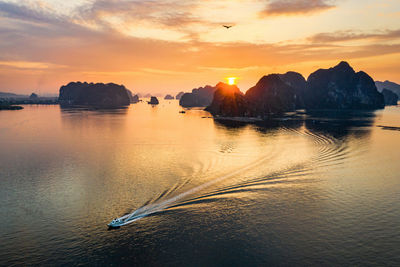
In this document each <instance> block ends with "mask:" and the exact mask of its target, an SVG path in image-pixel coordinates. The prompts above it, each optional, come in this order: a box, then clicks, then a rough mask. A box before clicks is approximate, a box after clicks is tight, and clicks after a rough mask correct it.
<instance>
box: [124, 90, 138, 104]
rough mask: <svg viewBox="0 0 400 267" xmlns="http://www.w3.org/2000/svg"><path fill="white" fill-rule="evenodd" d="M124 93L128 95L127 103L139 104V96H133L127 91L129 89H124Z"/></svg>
mask: <svg viewBox="0 0 400 267" xmlns="http://www.w3.org/2000/svg"><path fill="white" fill-rule="evenodd" d="M126 92H127V93H128V96H129V101H130V102H131V103H132V104H136V103H137V102H139V96H138V95H133V94H132V91H131V90H129V89H126Z"/></svg>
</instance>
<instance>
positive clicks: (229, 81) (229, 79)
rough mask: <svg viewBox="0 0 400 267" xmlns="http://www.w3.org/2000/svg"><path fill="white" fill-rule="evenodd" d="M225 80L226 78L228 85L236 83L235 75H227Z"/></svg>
mask: <svg viewBox="0 0 400 267" xmlns="http://www.w3.org/2000/svg"><path fill="white" fill-rule="evenodd" d="M226 79H227V80H228V84H229V85H234V84H236V79H237V77H228V78H226Z"/></svg>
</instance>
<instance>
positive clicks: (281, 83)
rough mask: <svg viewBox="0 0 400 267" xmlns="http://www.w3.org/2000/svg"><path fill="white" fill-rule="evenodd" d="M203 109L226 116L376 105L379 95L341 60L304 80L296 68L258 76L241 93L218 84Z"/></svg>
mask: <svg viewBox="0 0 400 267" xmlns="http://www.w3.org/2000/svg"><path fill="white" fill-rule="evenodd" d="M216 88H217V90H216V92H215V94H214V98H213V101H212V103H211V105H210V106H209V107H207V109H206V110H208V111H210V112H211V113H212V114H213V115H220V116H227V117H237V116H245V117H261V118H266V117H268V116H269V115H271V114H277V113H282V112H288V111H293V110H295V109H301V108H307V109H379V108H383V107H384V99H383V95H382V94H381V93H379V92H378V91H377V89H376V86H375V83H374V81H373V80H372V78H371V77H370V76H368V74H366V73H365V72H362V71H360V72H357V73H356V72H355V71H354V70H353V69H352V68H351V67H350V65H349V64H348V63H346V62H341V63H340V64H339V65H337V66H336V67H333V68H330V69H320V70H318V71H316V72H314V73H312V74H311V75H310V77H309V78H308V80H307V81H306V80H305V79H304V77H303V76H302V75H301V74H299V73H296V72H288V73H286V74H270V75H268V76H264V77H262V78H261V79H260V80H259V81H258V83H257V84H256V85H255V86H254V87H252V88H250V89H249V90H248V91H247V92H246V94H245V95H243V94H242V93H241V92H240V91H239V89H238V88H237V87H236V86H234V87H232V86H229V85H226V84H222V83H220V84H218V85H217V86H216Z"/></svg>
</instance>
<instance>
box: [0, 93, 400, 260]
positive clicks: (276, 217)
mask: <svg viewBox="0 0 400 267" xmlns="http://www.w3.org/2000/svg"><path fill="white" fill-rule="evenodd" d="M179 110H180V107H179V106H178V103H177V102H176V101H163V102H161V104H160V105H158V106H156V107H152V106H150V105H147V104H145V103H139V104H135V105H131V106H130V107H129V108H128V109H121V110H84V109H61V108H60V107H58V106H25V108H24V110H21V111H1V112H0V147H1V149H0V202H1V207H0V224H1V225H2V227H1V232H0V244H1V246H0V265H7V266H10V265H11V266H12V265H22V264H24V265H132V264H136V265H147V266H148V265H152V266H160V265H172V266H177V265H183V266H214V265H247V266H252V265H258V266H259V265H380V266H381V265H392V266H393V265H399V264H400V194H399V191H400V175H399V173H400V164H399V162H400V132H399V131H396V130H392V129H393V128H387V127H386V128H385V127H383V128H382V127H378V126H389V127H399V126H400V108H399V107H389V108H386V109H385V110H380V111H376V112H351V113H350V114H349V113H346V114H343V113H335V112H328V113H326V112H324V113H311V114H306V113H302V112H298V113H297V114H292V116H290V117H287V118H282V119H280V120H277V121H274V122H269V123H268V124H263V125H246V124H233V123H222V122H217V121H214V120H213V119H212V118H209V116H210V115H209V114H208V113H207V112H204V111H202V110H196V109H194V110H189V111H187V112H186V113H185V114H181V113H179V112H178V111H179ZM138 209H139V212H141V214H142V215H147V216H146V217H144V218H142V219H140V220H137V221H135V222H133V223H131V224H129V225H127V226H125V227H122V228H120V229H118V230H113V231H108V230H107V227H106V224H107V223H109V222H110V221H111V220H112V219H113V218H115V217H119V216H122V215H124V214H127V213H131V212H134V211H137V210H138ZM137 212H138V211H137Z"/></svg>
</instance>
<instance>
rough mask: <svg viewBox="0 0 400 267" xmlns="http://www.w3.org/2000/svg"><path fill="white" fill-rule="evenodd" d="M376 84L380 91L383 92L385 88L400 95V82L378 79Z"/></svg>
mask: <svg viewBox="0 0 400 267" xmlns="http://www.w3.org/2000/svg"><path fill="white" fill-rule="evenodd" d="M375 85H376V88H378V91H379V92H382V91H383V89H388V90H390V91H392V92H393V93H395V94H397V96H398V97H400V84H397V83H394V82H391V81H384V82H379V81H376V82H375Z"/></svg>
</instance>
